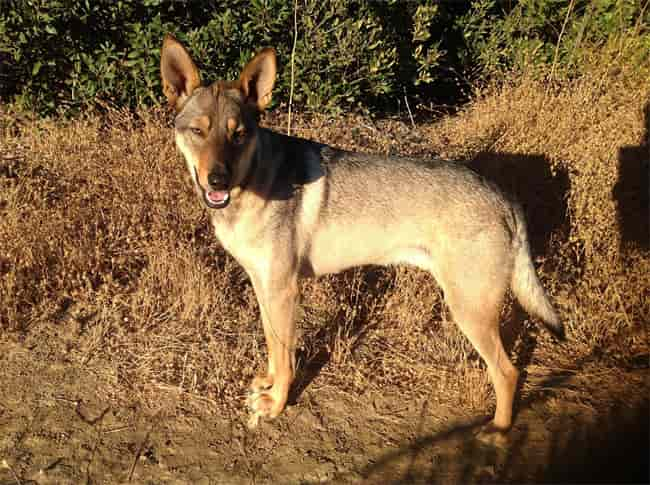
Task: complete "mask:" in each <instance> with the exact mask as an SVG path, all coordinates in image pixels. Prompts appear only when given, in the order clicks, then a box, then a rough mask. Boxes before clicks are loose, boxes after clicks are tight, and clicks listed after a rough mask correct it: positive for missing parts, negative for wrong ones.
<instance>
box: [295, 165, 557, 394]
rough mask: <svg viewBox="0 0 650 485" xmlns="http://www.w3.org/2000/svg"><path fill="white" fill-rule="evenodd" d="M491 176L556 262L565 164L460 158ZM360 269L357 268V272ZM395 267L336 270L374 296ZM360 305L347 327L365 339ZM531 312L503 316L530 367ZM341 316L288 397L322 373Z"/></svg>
mask: <svg viewBox="0 0 650 485" xmlns="http://www.w3.org/2000/svg"><path fill="white" fill-rule="evenodd" d="M460 163H465V164H467V165H468V166H470V167H471V168H472V169H473V170H475V171H476V172H478V173H480V174H481V175H482V176H483V177H485V178H487V179H488V180H490V181H492V182H493V183H494V184H496V185H497V186H498V187H500V188H501V190H503V191H504V192H505V193H506V194H508V195H509V196H511V197H514V198H516V199H517V200H518V201H519V202H520V203H521V205H522V207H523V209H524V212H525V215H526V220H527V222H528V234H529V239H530V244H531V251H532V255H533V259H535V260H543V261H544V262H543V264H551V261H552V260H551V258H549V259H548V261H547V260H546V258H545V256H547V255H549V254H552V252H553V248H554V247H556V245H558V244H562V243H563V242H564V241H565V240H566V238H567V237H568V235H569V219H568V211H567V194H568V193H569V177H568V173H567V172H566V169H563V168H561V167H553V166H552V164H551V163H550V161H549V160H548V158H546V157H545V156H543V155H519V154H508V153H495V152H483V153H479V154H478V155H477V156H475V157H474V158H473V159H471V160H465V161H461V162H460ZM355 272H358V273H355ZM392 272H394V269H391V268H379V267H365V268H363V269H362V270H361V271H360V272H359V270H351V271H347V272H344V273H343V274H341V275H339V276H337V277H336V278H337V279H338V281H337V284H340V285H341V286H342V287H343V286H344V285H345V284H347V283H349V282H350V281H351V280H352V279H353V278H354V277H359V278H361V282H360V285H361V288H362V290H363V291H364V292H369V293H370V299H371V300H372V299H374V300H377V299H380V298H382V296H383V295H384V294H385V292H386V291H387V290H388V289H389V286H390V283H389V282H390V281H392V280H393V279H394V278H391V274H394V273H392ZM360 306H361V308H358V311H357V312H356V316H355V318H354V320H353V321H352V323H351V325H350V322H348V323H347V324H348V328H347V329H346V330H347V332H348V335H349V336H352V337H354V340H355V341H356V342H357V345H358V342H360V341H361V340H362V337H363V335H364V334H366V333H367V332H369V331H372V328H371V322H370V321H369V319H368V313H369V312H368V310H369V309H368V308H366V307H367V306H369V305H367V301H365V302H363V303H362V304H361V305H360ZM526 318H527V315H526V313H525V312H524V311H523V310H522V309H521V308H520V307H519V306H518V305H515V306H514V311H512V312H510V313H509V321H507V322H504V323H505V325H504V326H503V330H504V331H503V332H502V333H503V335H502V338H503V342H504V346H505V348H506V351H508V352H510V351H511V350H512V348H513V346H514V343H515V341H517V339H518V338H519V337H520V336H521V337H522V339H523V341H524V342H523V345H522V346H521V347H520V349H519V354H518V355H517V356H514V357H515V358H514V360H515V361H516V364H517V367H519V368H520V369H522V368H523V369H525V368H526V366H527V365H528V364H529V363H530V359H531V356H532V354H533V352H534V349H535V346H536V337H535V335H524V331H523V330H524V325H525V322H526ZM340 321H341V318H339V317H338V316H335V317H334V318H333V319H332V320H330V321H328V322H326V323H325V324H324V325H323V326H322V327H321V328H319V330H318V331H317V332H316V333H315V334H314V335H312V336H311V337H310V340H311V341H310V342H308V343H307V345H306V346H305V348H306V349H309V350H308V351H307V350H302V351H299V352H298V354H297V361H298V363H299V368H298V372H297V376H296V381H295V382H294V385H293V387H292V391H291V393H290V396H289V403H292V404H295V403H296V402H297V400H298V399H299V398H300V396H301V394H302V393H303V392H304V390H305V389H306V388H307V387H308V386H309V385H310V384H311V382H312V381H313V380H314V379H315V378H316V377H317V376H318V375H319V373H320V372H321V370H322V369H323V367H324V366H325V365H327V363H328V362H329V361H330V360H331V357H332V350H331V349H332V345H331V344H332V342H333V340H334V338H335V337H336V335H337V329H338V326H339V325H340Z"/></svg>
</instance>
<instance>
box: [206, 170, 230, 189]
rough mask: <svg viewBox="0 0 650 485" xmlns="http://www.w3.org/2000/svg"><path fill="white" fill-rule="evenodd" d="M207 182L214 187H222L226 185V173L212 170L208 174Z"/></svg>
mask: <svg viewBox="0 0 650 485" xmlns="http://www.w3.org/2000/svg"><path fill="white" fill-rule="evenodd" d="M208 184H210V186H211V187H213V188H215V189H220V188H224V187H225V186H227V185H228V173H227V171H225V172H220V171H216V170H213V171H212V172H210V173H209V174H208Z"/></svg>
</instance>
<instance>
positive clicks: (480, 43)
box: [456, 0, 650, 76]
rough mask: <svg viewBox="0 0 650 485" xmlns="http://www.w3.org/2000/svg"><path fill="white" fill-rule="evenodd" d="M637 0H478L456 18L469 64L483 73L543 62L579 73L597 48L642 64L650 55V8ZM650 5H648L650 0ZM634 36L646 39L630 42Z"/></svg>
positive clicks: (568, 73) (554, 71) (555, 70)
mask: <svg viewBox="0 0 650 485" xmlns="http://www.w3.org/2000/svg"><path fill="white" fill-rule="evenodd" d="M642 3H643V2H639V1H635V0H570V1H569V0H521V1H519V2H517V3H514V4H513V6H512V8H511V9H509V10H506V11H504V10H503V9H502V2H498V1H497V0H478V1H476V2H473V4H472V8H471V9H470V10H469V11H468V12H467V13H466V14H464V15H462V16H459V18H458V19H457V21H456V24H457V26H458V28H459V29H460V30H461V31H462V32H463V37H464V38H465V41H466V46H465V47H464V49H463V56H464V61H465V64H469V63H470V59H473V60H475V61H476V62H477V64H478V67H479V68H480V70H481V71H482V75H483V76H488V75H494V74H499V73H505V72H509V71H511V70H513V69H514V70H515V71H519V72H523V71H527V70H529V69H531V68H532V69H535V68H539V67H541V68H542V71H543V72H546V69H547V68H548V67H550V68H551V73H552V74H554V75H561V76H573V75H575V74H578V73H579V72H580V71H581V69H582V68H583V67H585V66H588V65H589V63H588V62H584V61H585V59H586V58H589V57H590V56H591V55H592V54H593V53H594V52H596V51H602V49H609V50H612V54H613V55H617V56H620V55H625V56H627V57H628V58H629V59H630V60H631V62H633V63H634V64H636V65H637V66H640V65H642V64H644V62H647V60H648V56H649V55H650V49H648V47H650V33H649V31H648V25H650V23H649V21H650V10H649V9H647V8H645V7H642V5H641V4H642ZM646 7H647V5H646ZM631 39H634V40H635V41H640V44H636V42H635V43H634V45H632V44H630V43H629V41H630V40H631Z"/></svg>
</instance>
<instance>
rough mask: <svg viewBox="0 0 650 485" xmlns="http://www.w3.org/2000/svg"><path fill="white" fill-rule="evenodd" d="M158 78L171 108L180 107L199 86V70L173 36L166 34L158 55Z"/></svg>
mask: <svg viewBox="0 0 650 485" xmlns="http://www.w3.org/2000/svg"><path fill="white" fill-rule="evenodd" d="M160 77H161V78H162V85H163V92H164V93H165V96H166V97H167V101H169V104H170V105H171V106H174V107H175V108H176V111H178V110H180V108H181V106H183V103H184V102H185V100H186V99H187V97H188V96H189V95H190V94H192V91H194V90H195V89H196V88H198V87H199V86H200V85H201V78H200V76H199V70H198V69H197V68H196V65H195V64H194V62H193V61H192V58H191V57H190V55H189V54H188V52H187V50H185V47H183V45H182V44H181V43H180V42H178V41H177V40H176V38H175V37H174V36H173V35H170V34H167V35H165V38H164V40H163V45H162V51H161V53H160Z"/></svg>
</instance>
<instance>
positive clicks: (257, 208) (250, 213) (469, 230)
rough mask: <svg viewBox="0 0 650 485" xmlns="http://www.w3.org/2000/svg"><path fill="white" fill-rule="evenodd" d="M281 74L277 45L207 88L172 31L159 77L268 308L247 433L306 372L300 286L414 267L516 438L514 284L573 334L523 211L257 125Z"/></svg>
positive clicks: (222, 233)
mask: <svg viewBox="0 0 650 485" xmlns="http://www.w3.org/2000/svg"><path fill="white" fill-rule="evenodd" d="M276 69H277V67H276V54H275V51H274V50H273V49H271V48H267V49H264V50H262V51H261V52H259V53H258V54H257V55H256V56H255V57H253V59H252V60H251V61H250V62H249V63H248V64H247V65H246V66H245V67H244V69H243V70H242V72H241V75H240V77H239V79H238V80H236V81H216V82H214V83H212V84H210V85H206V86H203V85H202V84H201V78H200V75H199V71H198V69H197V67H196V65H195V64H194V62H193V60H192V59H191V57H190V55H189V54H188V52H187V50H186V49H185V47H184V46H183V45H182V44H181V43H180V42H179V41H178V40H176V39H175V38H174V37H173V36H171V35H166V36H165V38H164V40H163V45H162V51H161V62H160V71H161V78H162V86H163V91H164V94H165V96H166V98H167V100H168V102H169V104H170V105H171V106H172V107H173V108H175V110H176V117H175V120H174V133H175V141H176V146H177V147H178V149H179V151H180V152H181V153H182V155H183V157H184V159H185V162H186V164H187V168H188V169H189V172H190V174H191V178H192V180H193V184H194V188H195V190H196V193H197V195H198V198H199V200H200V201H201V204H202V205H203V206H204V207H205V209H206V210H207V212H208V214H209V218H210V220H211V223H212V226H213V227H214V232H215V235H216V237H217V239H218V240H219V241H220V243H221V244H222V245H223V247H224V249H225V250H226V251H228V252H229V253H230V254H231V255H232V256H233V257H234V258H235V259H236V260H237V261H238V262H239V264H240V265H241V266H242V267H243V268H244V270H245V271H246V273H247V274H248V276H249V277H250V280H251V282H252V285H253V288H254V290H255V294H256V296H257V300H258V303H259V307H260V313H261V320H262V324H263V327H264V335H265V338H266V344H267V349H268V369H267V372H266V374H264V375H260V376H258V377H255V378H254V379H253V381H252V383H251V388H250V395H249V399H248V406H249V409H250V411H251V416H250V420H249V426H250V427H251V428H253V427H255V426H256V425H257V424H258V422H259V420H260V418H275V417H277V416H278V415H279V414H280V413H281V412H282V410H283V409H284V407H285V405H286V402H287V395H288V393H289V389H290V386H291V383H292V381H293V379H294V376H295V372H296V364H295V347H296V332H295V321H294V317H295V315H294V313H295V309H296V304H297V303H296V302H297V297H298V280H299V279H300V278H302V277H315V276H319V275H322V274H326V273H337V272H340V271H342V270H345V269H347V268H350V267H355V266H361V265H393V264H409V265H413V266H416V267H418V268H422V269H424V270H426V271H428V272H430V273H431V274H432V275H433V276H434V278H435V279H436V281H437V282H438V284H439V285H440V286H441V287H442V290H443V292H444V296H445V301H446V304H447V305H448V307H449V308H450V310H451V313H452V316H453V318H454V320H455V322H456V323H457V324H458V325H459V326H460V328H461V330H462V331H463V333H464V334H465V335H466V336H467V338H468V339H469V340H470V341H471V342H472V344H473V345H474V347H475V348H476V350H477V351H478V353H479V354H480V355H481V357H482V358H483V359H484V360H485V362H486V364H487V369H488V373H489V375H490V378H491V381H492V384H493V386H494V389H495V392H496V401H497V402H496V411H495V414H494V417H493V419H492V420H491V422H490V423H488V425H487V426H486V428H485V429H486V430H489V431H490V432H493V431H499V432H504V431H506V430H508V429H509V428H510V426H511V423H512V407H513V400H514V396H515V390H516V387H517V380H518V376H519V373H518V371H517V370H516V369H515V367H514V366H513V365H512V364H511V362H510V360H509V359H508V355H507V354H506V352H505V350H504V348H503V344H502V342H501V337H500V334H499V314H500V311H501V307H502V304H503V300H504V296H505V293H506V291H507V290H508V288H511V289H512V292H513V294H514V295H515V297H516V298H517V299H518V301H519V302H520V303H521V304H522V306H523V307H524V308H525V309H526V310H527V311H528V312H529V313H531V314H532V315H535V316H537V317H539V318H541V319H542V320H543V322H544V323H545V325H546V327H547V328H548V329H549V330H550V331H551V332H552V333H554V334H555V335H557V336H558V337H560V338H562V337H563V336H564V326H563V324H562V323H561V322H560V319H559V318H558V315H557V313H556V312H555V310H554V308H553V306H552V305H551V303H550V302H549V300H548V298H547V296H546V294H545V292H544V289H543V288H542V285H541V284H540V281H539V279H538V277H537V275H536V272H535V269H534V267H533V263H532V260H531V255H530V248H529V243H528V236H527V232H526V222H525V219H524V215H523V212H522V209H521V207H520V206H519V205H518V204H517V203H516V202H514V201H512V200H510V199H509V198H508V197H506V196H505V195H504V194H503V193H502V192H501V191H499V190H498V189H497V188H496V187H495V186H494V185H492V184H491V183H489V182H488V181H486V180H485V179H484V178H482V177H481V176H479V175H478V174H477V173H475V172H473V171H472V170H470V169H469V168H467V167H465V166H463V165H461V164H457V163H453V162H448V161H440V160H433V161H422V160H412V159H406V158H386V157H383V156H376V155H366V154H359V153H353V152H348V151H342V150H337V149H335V148H332V147H330V146H327V145H324V144H321V143H316V142H312V141H308V140H304V139H301V138H296V137H292V136H286V135H283V134H280V133H276V132H273V131H271V130H268V129H264V128H261V127H259V126H258V125H257V118H258V115H259V114H260V113H261V112H262V111H264V109H265V108H266V107H267V106H268V105H269V103H270V101H271V95H272V90H273V87H274V84H275V78H276Z"/></svg>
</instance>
